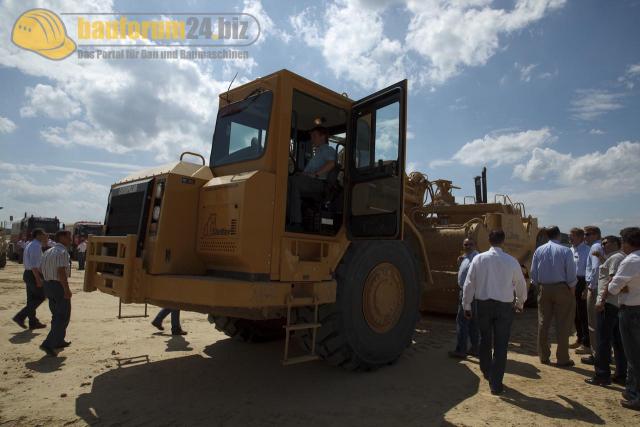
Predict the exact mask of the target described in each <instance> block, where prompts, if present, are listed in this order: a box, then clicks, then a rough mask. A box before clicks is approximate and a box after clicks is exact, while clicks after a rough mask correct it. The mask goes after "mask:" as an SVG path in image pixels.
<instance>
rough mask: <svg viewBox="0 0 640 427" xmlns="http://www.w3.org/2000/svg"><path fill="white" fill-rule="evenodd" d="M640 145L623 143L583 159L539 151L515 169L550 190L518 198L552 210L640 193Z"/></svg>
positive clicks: (531, 192)
mask: <svg viewBox="0 0 640 427" xmlns="http://www.w3.org/2000/svg"><path fill="white" fill-rule="evenodd" d="M638 159H640V142H631V141H623V142H620V143H618V144H616V145H615V146H612V147H610V148H608V149H607V150H606V151H604V152H600V151H595V152H592V153H588V154H584V155H581V156H574V155H572V154H571V153H560V152H558V151H555V150H552V149H549V148H546V149H535V150H534V152H533V154H532V156H531V158H530V159H529V160H528V161H527V162H526V163H524V164H520V165H517V166H516V167H515V168H514V173H513V175H514V177H517V178H520V179H523V180H525V181H532V180H538V181H542V182H547V183H548V184H550V185H551V186H552V187H551V188H549V189H542V190H533V191H528V192H524V193H521V194H517V195H516V197H517V198H518V199H520V200H524V201H525V202H527V204H528V205H531V206H532V207H534V209H543V210H544V209H549V208H550V207H552V206H554V205H558V204H563V203H570V202H577V201H586V200H593V197H594V194H597V195H598V197H600V198H601V199H602V200H604V199H606V198H614V197H620V196H625V197H629V196H632V195H637V194H638V193H640V187H638V185H637V184H638V182H640V168H638Z"/></svg>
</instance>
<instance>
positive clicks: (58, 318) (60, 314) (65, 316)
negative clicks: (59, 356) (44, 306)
mask: <svg viewBox="0 0 640 427" xmlns="http://www.w3.org/2000/svg"><path fill="white" fill-rule="evenodd" d="M43 287H44V293H45V295H46V296H47V298H48V299H49V308H50V309H51V330H50V331H49V334H48V335H47V338H46V339H45V340H44V342H43V343H42V345H44V346H46V347H50V348H59V347H62V345H63V344H64V338H65V336H66V335H67V326H69V320H70V319H71V300H70V299H67V298H65V297H64V288H63V287H62V284H61V283H60V282H58V281H57V280H48V281H46V282H44V286H43Z"/></svg>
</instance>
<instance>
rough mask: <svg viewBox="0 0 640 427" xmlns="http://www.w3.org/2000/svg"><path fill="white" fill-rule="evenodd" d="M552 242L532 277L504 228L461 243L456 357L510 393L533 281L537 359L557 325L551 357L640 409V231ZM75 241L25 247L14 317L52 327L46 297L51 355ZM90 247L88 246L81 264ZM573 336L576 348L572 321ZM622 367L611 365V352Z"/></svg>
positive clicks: (544, 356)
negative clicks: (520, 321)
mask: <svg viewBox="0 0 640 427" xmlns="http://www.w3.org/2000/svg"><path fill="white" fill-rule="evenodd" d="M545 232H546V234H547V237H548V242H547V243H545V244H543V245H541V246H539V247H538V248H537V249H536V251H535V252H534V254H533V258H532V262H531V270H530V277H529V278H530V283H529V284H527V280H526V279H525V275H524V273H523V269H522V267H521V265H520V263H519V262H518V260H516V259H515V258H514V257H512V256H511V255H509V254H507V253H506V252H505V251H504V250H503V248H502V247H503V244H504V241H505V233H504V232H503V231H502V230H492V231H491V232H490V233H489V243H490V245H491V247H490V249H489V250H487V251H485V252H482V253H478V251H477V250H476V242H474V241H473V239H471V238H467V239H465V240H464V242H463V255H461V256H460V257H459V258H458V264H459V271H458V285H459V287H460V295H459V303H458V314H457V318H456V324H457V337H456V347H455V350H453V351H451V352H449V355H450V356H451V357H456V358H466V357H467V356H468V355H471V356H477V357H479V359H480V369H481V371H482V374H483V376H484V377H485V379H487V380H488V381H489V386H490V388H491V392H492V393H493V394H496V395H499V394H502V393H503V392H504V386H503V377H504V372H505V367H506V363H507V350H508V344H509V338H510V333H511V325H512V322H513V319H514V315H515V313H518V312H521V311H522V310H523V307H524V303H525V301H526V299H527V295H528V286H534V287H535V289H536V290H537V304H538V339H537V349H538V357H539V359H540V363H542V364H545V365H552V363H551V351H550V348H551V347H550V343H549V329H550V328H551V326H552V325H553V326H554V327H555V336H556V340H557V348H556V354H555V358H556V361H555V363H554V364H553V365H554V366H556V367H559V368H566V367H571V366H574V364H575V362H574V361H573V360H572V359H571V356H570V350H574V351H575V353H576V354H578V355H583V357H582V358H581V362H582V363H585V364H589V365H593V366H594V372H593V376H591V377H589V378H586V379H585V381H586V382H587V383H588V384H592V385H596V386H606V385H609V384H611V383H612V382H614V383H618V384H621V385H624V387H625V390H624V392H623V393H622V400H621V405H622V406H624V407H626V408H630V409H635V410H640V228H638V227H630V228H625V229H623V230H622V231H621V232H620V236H613V235H610V236H606V237H604V238H602V236H601V232H600V229H599V228H598V227H596V226H587V227H584V228H583V229H581V228H573V229H571V231H570V234H569V238H570V242H571V247H567V246H564V245H562V244H560V241H559V239H560V236H561V233H560V229H559V228H558V227H555V226H554V227H549V228H547V229H545ZM70 244H71V234H70V233H69V231H58V232H56V234H55V240H54V241H51V240H50V239H49V236H48V234H47V233H45V232H44V231H43V230H41V229H36V230H34V231H33V233H32V240H31V241H30V242H29V243H28V244H27V245H25V248H24V258H23V259H24V274H23V280H24V282H25V285H26V292H27V304H26V306H25V307H24V308H23V309H22V310H20V311H19V312H18V313H17V314H16V315H15V316H14V317H13V321H14V322H15V323H17V324H18V325H19V326H20V327H21V328H24V329H26V328H27V325H26V323H25V322H26V320H28V321H29V326H28V328H29V329H41V328H46V325H45V324H43V323H42V322H40V320H38V318H37V317H36V310H37V308H38V307H39V306H40V304H42V303H43V302H44V301H45V299H47V300H48V301H49V308H50V310H51V315H52V319H51V328H50V331H49V333H48V335H47V337H46V338H45V340H44V341H43V343H42V344H41V345H40V349H42V350H43V351H44V352H45V353H46V354H47V355H49V356H57V351H60V350H61V349H63V348H65V347H68V346H69V345H70V344H71V342H69V341H66V340H65V338H66V329H67V326H68V324H69V320H70V317H71V296H72V295H71V289H70V288H69V283H68V278H69V277H70V275H71V258H70V255H69V251H68V248H69V246H70ZM85 251H86V244H85V245H84V247H83V248H82V250H81V253H82V256H81V263H80V267H83V264H84V252H85ZM169 315H171V333H172V334H173V335H185V334H186V332H184V331H183V330H182V328H181V326H180V312H179V311H178V310H173V309H167V308H165V309H162V310H161V311H160V312H159V313H158V315H157V316H156V318H155V319H154V320H153V321H152V322H151V323H152V325H153V326H154V327H156V328H157V329H159V330H164V327H163V326H162V321H163V320H164V318H165V317H167V316H169ZM574 327H575V331H576V341H575V342H574V343H572V344H571V345H569V339H570V336H571V335H572V333H573V328H574ZM612 353H613V356H614V357H613V358H614V366H615V370H614V372H613V373H612V372H611V360H612V357H611V355H612Z"/></svg>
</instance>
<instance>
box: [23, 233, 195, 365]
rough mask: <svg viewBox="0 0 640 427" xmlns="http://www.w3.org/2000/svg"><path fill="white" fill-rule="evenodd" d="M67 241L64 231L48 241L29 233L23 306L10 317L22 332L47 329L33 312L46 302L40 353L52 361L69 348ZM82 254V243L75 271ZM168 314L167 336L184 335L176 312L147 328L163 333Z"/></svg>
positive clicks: (44, 236) (164, 312)
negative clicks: (48, 314) (47, 318)
mask: <svg viewBox="0 0 640 427" xmlns="http://www.w3.org/2000/svg"><path fill="white" fill-rule="evenodd" d="M71 240H72V238H71V232H69V231H67V230H61V231H58V232H56V233H55V236H54V239H53V240H52V239H51V238H50V237H49V235H48V234H47V233H46V232H45V231H44V230H42V229H39V228H37V229H35V230H33V232H32V233H31V240H30V241H28V242H26V244H25V245H24V251H23V258H22V262H23V266H24V272H23V275H22V279H23V280H24V282H25V286H26V291H27V303H26V305H25V306H24V307H23V308H22V309H21V310H20V311H19V312H18V313H17V314H16V315H15V316H13V321H14V322H15V323H16V324H18V326H20V327H21V328H22V329H29V330H34V329H43V328H46V327H47V325H45V324H44V323H42V322H40V320H38V318H37V316H36V311H37V309H38V307H39V306H40V305H41V304H42V303H43V302H44V301H45V300H49V309H50V310H51V328H50V331H49V334H48V335H47V337H46V338H45V340H44V341H43V342H42V344H41V345H40V349H41V350H42V351H44V352H45V353H46V354H47V355H48V356H52V357H56V356H57V355H58V353H57V352H58V351H60V350H62V349H64V348H66V347H68V346H70V345H71V342H70V341H65V338H66V334H67V327H68V326H69V320H70V319H71V295H72V294H71V288H70V287H69V282H68V278H69V277H71V256H70V254H69V247H70V246H71ZM86 251H87V243H86V241H85V240H84V239H83V240H82V241H81V242H80V244H79V245H78V247H77V254H78V270H84V264H85V259H86V256H85V255H86ZM169 314H171V334H172V335H186V334H187V333H186V332H185V331H184V330H182V327H181V326H180V311H179V310H174V309H168V308H163V309H162V310H160V312H159V313H158V315H157V316H156V318H155V319H154V320H153V321H152V322H151V324H152V325H153V326H154V327H156V328H157V329H159V330H160V331H163V330H164V327H163V326H162V321H163V320H164V318H165V317H167V316H168V315H169ZM27 320H28V321H29V325H28V326H27V324H26V321H27Z"/></svg>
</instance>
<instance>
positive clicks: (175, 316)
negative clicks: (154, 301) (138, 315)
mask: <svg viewBox="0 0 640 427" xmlns="http://www.w3.org/2000/svg"><path fill="white" fill-rule="evenodd" d="M169 314H171V332H178V331H181V330H182V327H181V326H180V310H174V309H171V308H163V309H162V310H160V311H159V312H158V315H157V316H156V318H155V319H154V320H153V321H154V322H155V323H159V324H162V321H163V320H164V318H165V317H167V316H168V315H169Z"/></svg>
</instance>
